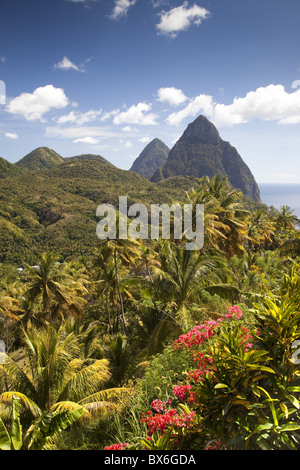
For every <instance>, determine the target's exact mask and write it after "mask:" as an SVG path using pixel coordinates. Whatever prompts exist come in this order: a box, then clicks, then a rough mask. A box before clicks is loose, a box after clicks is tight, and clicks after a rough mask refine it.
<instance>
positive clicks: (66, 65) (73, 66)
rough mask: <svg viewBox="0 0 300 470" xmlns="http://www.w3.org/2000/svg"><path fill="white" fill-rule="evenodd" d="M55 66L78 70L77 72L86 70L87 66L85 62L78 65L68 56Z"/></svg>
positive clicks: (56, 67)
mask: <svg viewBox="0 0 300 470" xmlns="http://www.w3.org/2000/svg"><path fill="white" fill-rule="evenodd" d="M54 68H55V69H59V70H76V72H85V66H84V65H83V64H80V65H76V64H74V63H73V62H71V60H70V59H68V57H66V56H65V57H64V58H63V59H62V60H61V61H60V62H58V63H57V64H55V65H54Z"/></svg>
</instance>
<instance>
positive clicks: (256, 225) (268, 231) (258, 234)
mask: <svg viewBox="0 0 300 470" xmlns="http://www.w3.org/2000/svg"><path fill="white" fill-rule="evenodd" d="M274 235H275V225H274V223H273V222H272V220H271V219H270V217H269V215H268V213H267V212H266V211H265V210H263V209H257V210H256V211H254V212H253V213H252V214H251V217H250V219H249V221H248V246H249V248H250V250H251V249H253V248H256V247H258V249H261V248H262V247H264V246H266V244H268V243H270V242H271V241H272V237H273V236H274Z"/></svg>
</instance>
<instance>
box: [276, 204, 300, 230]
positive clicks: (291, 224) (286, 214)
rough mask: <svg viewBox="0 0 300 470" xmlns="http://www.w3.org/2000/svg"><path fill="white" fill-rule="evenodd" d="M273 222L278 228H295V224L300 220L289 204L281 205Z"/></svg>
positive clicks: (299, 222)
mask: <svg viewBox="0 0 300 470" xmlns="http://www.w3.org/2000/svg"><path fill="white" fill-rule="evenodd" d="M275 223H276V224H277V226H278V228H280V229H283V230H287V229H291V230H295V228H296V226H297V225H298V224H300V220H299V219H298V217H297V216H296V215H295V214H294V211H293V210H292V209H291V208H290V207H289V206H281V207H280V211H279V213H278V215H277V216H276V217H275Z"/></svg>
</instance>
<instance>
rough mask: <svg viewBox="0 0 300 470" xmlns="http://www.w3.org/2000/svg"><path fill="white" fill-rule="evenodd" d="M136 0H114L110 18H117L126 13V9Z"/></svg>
mask: <svg viewBox="0 0 300 470" xmlns="http://www.w3.org/2000/svg"><path fill="white" fill-rule="evenodd" d="M136 1H137V0H115V6H114V9H113V12H112V14H111V15H110V18H112V19H113V20H118V19H119V18H121V17H122V16H126V15H127V11H128V10H129V8H130V7H132V6H133V5H134V4H135V3H136Z"/></svg>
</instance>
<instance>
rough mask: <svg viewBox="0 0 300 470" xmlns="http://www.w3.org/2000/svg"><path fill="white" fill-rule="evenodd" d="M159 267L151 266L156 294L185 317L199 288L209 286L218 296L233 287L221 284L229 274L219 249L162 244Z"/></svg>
mask: <svg viewBox="0 0 300 470" xmlns="http://www.w3.org/2000/svg"><path fill="white" fill-rule="evenodd" d="M160 262H161V266H160V267H153V273H154V277H155V281H156V284H157V285H158V287H157V290H158V296H159V298H160V299H165V300H166V301H167V303H168V304H169V305H173V306H174V308H175V312H176V315H177V316H178V315H179V317H180V315H182V316H183V317H184V316H185V314H186V312H187V309H188V307H189V306H190V305H192V304H193V303H199V301H200V300H201V291H202V290H210V291H213V288H214V289H215V290H216V291H218V293H219V294H220V293H221V294H222V295H225V294H226V295H228V294H229V293H230V295H232V293H236V292H237V289H236V288H235V287H234V286H231V285H227V284H226V285H225V284H224V283H225V282H227V280H228V277H229V269H228V266H227V261H226V259H224V257H223V256H222V255H221V254H220V252H218V253H216V252H201V253H199V252H196V251H192V250H186V249H185V248H184V247H181V246H178V245H176V244H175V243H165V244H164V247H163V250H162V252H161V254H160Z"/></svg>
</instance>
